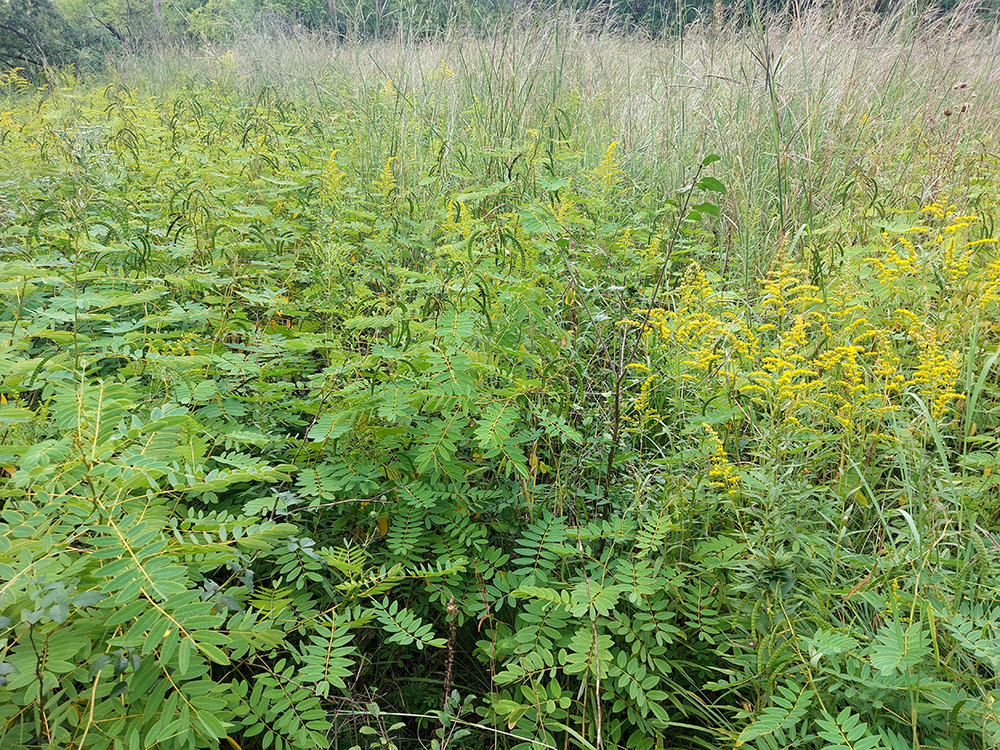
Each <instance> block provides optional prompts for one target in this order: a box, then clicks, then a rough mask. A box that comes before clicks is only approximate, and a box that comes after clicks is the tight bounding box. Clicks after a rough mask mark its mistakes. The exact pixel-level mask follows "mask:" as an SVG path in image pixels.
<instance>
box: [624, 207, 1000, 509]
mask: <svg viewBox="0 0 1000 750" xmlns="http://www.w3.org/2000/svg"><path fill="white" fill-rule="evenodd" d="M914 224H915V225H914V226H912V227H907V228H905V229H904V230H902V231H897V232H886V233H885V234H884V235H882V238H881V241H880V242H879V243H878V247H876V248H875V249H874V250H871V249H866V250H864V251H862V252H860V253H856V254H853V255H847V256H846V257H845V258H844V259H843V260H842V263H841V265H840V266H839V267H837V268H835V273H832V274H830V277H829V278H827V279H825V284H824V288H823V289H820V288H818V287H817V286H816V285H814V284H812V283H810V281H809V276H808V270H807V269H806V268H805V267H804V265H803V264H801V263H800V264H787V265H784V266H780V267H778V268H777V269H776V270H775V272H774V273H772V274H770V275H768V276H767V277H766V278H764V279H761V280H760V282H759V295H760V296H759V298H758V299H759V302H758V303H757V304H756V305H754V306H752V307H751V306H747V305H740V304H738V302H737V301H736V300H735V299H734V297H735V295H733V296H731V295H727V294H726V293H725V292H719V291H717V290H716V289H715V285H714V284H713V281H712V280H711V279H710V275H709V274H708V273H707V272H706V271H704V270H703V269H702V268H701V267H700V266H699V265H697V264H692V265H691V266H690V267H689V268H688V269H687V271H686V272H685V273H684V275H683V277H682V278H681V280H680V282H679V283H678V284H677V285H676V286H675V287H674V288H673V289H672V290H671V291H670V292H669V294H668V295H665V296H664V298H663V302H662V304H661V306H659V307H656V308H654V309H650V310H648V311H647V310H645V309H635V310H633V311H632V314H631V316H630V317H629V318H627V319H625V320H621V321H619V325H621V326H626V327H629V328H633V329H636V328H638V327H640V326H641V325H642V322H643V321H645V323H646V324H645V326H644V327H643V330H642V331H641V332H637V333H638V335H639V336H641V340H642V343H643V345H644V346H643V347H642V349H641V350H640V351H641V353H642V355H643V358H642V360H641V361H640V362H635V363H633V364H632V365H630V366H629V370H630V372H632V373H633V374H635V375H636V376H638V377H635V378H634V379H633V380H630V381H629V382H630V383H631V387H632V388H633V389H634V391H633V393H634V394H635V395H634V396H633V401H632V410H631V412H630V414H629V420H630V421H631V422H632V423H633V424H634V425H635V426H636V427H635V429H634V430H633V432H639V431H640V430H639V429H638V427H639V425H642V426H643V427H644V428H647V427H648V425H649V423H650V422H653V421H656V420H660V421H662V422H663V423H664V424H669V423H671V422H674V423H676V422H677V421H678V420H679V422H680V424H679V428H680V431H681V434H682V436H683V437H681V438H679V439H683V440H691V439H692V438H691V437H689V436H695V435H698V434H701V435H704V436H705V438H704V439H705V440H707V441H708V444H709V446H710V447H711V451H712V456H713V458H712V460H711V466H710V468H709V476H710V479H711V482H710V485H711V486H713V487H717V488H722V487H725V488H727V491H734V490H735V488H736V487H737V486H738V485H739V480H738V478H739V476H740V467H739V466H738V465H737V464H736V463H734V462H733V460H732V459H731V458H730V457H729V456H728V455H727V454H726V452H725V449H724V445H725V444H727V443H728V442H729V441H731V439H732V438H734V437H738V439H739V440H740V442H741V444H742V442H743V441H744V440H747V441H748V444H749V445H750V446H751V447H750V448H749V450H748V453H747V455H748V456H752V455H753V450H755V449H754V448H753V447H752V446H753V438H752V434H751V435H750V436H748V431H749V432H751V433H752V431H753V430H754V427H753V425H754V424H756V423H757V422H758V421H759V420H761V419H766V420H767V421H769V422H770V423H771V424H772V425H774V426H775V427H777V428H779V429H778V430H776V431H775V432H774V433H772V434H776V435H780V436H781V438H780V439H781V441H784V442H785V443H786V444H787V441H789V440H795V439H800V440H806V441H809V440H813V439H814V438H815V437H819V436H828V437H831V438H832V439H833V440H834V441H837V442H839V443H841V444H842V445H843V446H844V447H845V448H846V446H848V445H849V444H850V442H851V441H852V440H855V439H856V438H857V437H858V436H862V435H865V436H868V438H869V439H868V441H867V442H866V444H865V446H864V450H865V456H866V458H867V459H868V460H870V458H869V457H870V456H871V455H872V451H874V450H876V448H878V449H879V450H882V449H886V448H885V446H890V445H893V444H894V441H896V440H898V437H893V434H892V433H891V431H887V430H886V429H885V425H886V424H890V423H897V424H899V423H906V422H908V421H910V420H912V419H921V418H923V417H924V416H926V417H927V418H930V419H932V420H934V421H935V422H936V423H937V424H938V427H939V428H940V429H947V428H949V425H951V426H954V425H957V424H959V423H960V422H959V420H960V418H961V417H962V414H963V412H962V404H963V403H964V402H965V399H966V394H965V393H964V392H963V391H964V388H963V385H962V384H963V378H962V377H961V374H962V363H963V361H964V357H965V348H966V347H967V346H968V344H969V341H970V340H972V341H976V340H978V341H980V342H985V341H988V338H987V333H989V332H992V331H995V330H996V329H997V326H995V325H992V326H991V324H990V323H989V320H990V319H991V318H992V317H993V316H992V315H991V314H990V307H991V306H993V307H994V309H993V313H994V314H995V313H996V310H995V306H996V305H997V304H1000V260H997V259H994V258H993V257H989V255H988V254H992V253H994V252H996V250H995V248H996V246H997V243H996V241H995V240H994V239H993V238H992V237H988V236H985V235H986V232H985V230H984V228H983V226H982V224H981V222H980V221H979V220H978V219H977V218H976V217H974V216H971V215H965V214H962V213H961V212H959V211H958V209H956V208H955V207H953V206H950V207H941V206H937V205H936V204H932V205H931V206H928V207H926V208H925V210H924V211H923V212H922V213H921V215H920V217H919V218H918V220H917V221H916V222H914ZM649 244H650V248H651V249H652V248H654V245H655V243H654V242H653V241H650V243H649ZM977 327H978V328H977ZM973 330H978V332H979V333H977V334H976V336H971V334H970V332H972V331H973ZM982 345H983V344H982V343H980V346H982ZM914 397H916V400H915V399H914ZM668 401H669V402H670V406H669V407H668V406H667V402H668ZM917 401H920V402H922V403H923V404H925V405H926V411H924V410H923V409H921V408H920V407H919V406H917ZM710 412H711V413H712V414H713V419H714V421H711V422H709V421H705V420H704V418H703V416H702V415H706V414H708V413H710ZM892 414H895V415H896V416H895V417H891V416H890V415H892ZM685 415H689V416H685ZM685 419H686V420H687V421H686V422H685V421H684V420H685ZM699 427H700V428H701V430H699V429H697V428H699ZM645 434H647V435H648V434H650V433H649V432H648V429H647V430H645ZM672 434H673V433H672ZM720 435H721V436H724V438H725V439H723V437H720ZM744 436H747V437H744ZM803 444H805V443H803ZM817 445H819V444H818V443H817ZM879 446H882V447H879ZM691 448H692V449H693V448H694V446H691ZM775 449H776V450H782V448H780V447H777V448H775ZM701 455H704V454H703V453H701ZM841 470H842V467H840V466H835V467H833V468H832V469H831V472H832V473H833V474H835V475H839V472H840V471H841Z"/></svg>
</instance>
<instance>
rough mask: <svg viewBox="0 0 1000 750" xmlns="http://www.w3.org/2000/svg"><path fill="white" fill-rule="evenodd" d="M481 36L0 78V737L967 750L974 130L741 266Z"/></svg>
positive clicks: (976, 656)
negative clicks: (294, 79)
mask: <svg viewBox="0 0 1000 750" xmlns="http://www.w3.org/2000/svg"><path fill="white" fill-rule="evenodd" d="M114 7H116V6H112V5H110V4H108V5H100V6H94V12H95V14H97V13H98V12H99V11H100V12H103V11H104V10H108V9H110V10H108V12H111V10H114ZM175 10H176V7H175ZM321 11H322V8H319V9H318V10H316V12H321ZM136 12H137V13H138V12H139V11H136ZM149 12H152V8H150V9H149ZM142 13H143V14H146V15H142V16H141V17H137V18H136V19H135V24H136V27H137V28H138V27H140V26H142V25H143V24H147V23H151V22H152V21H151V19H150V17H149V15H148V14H147V13H146V10H145V9H144V10H143V11H142ZM98 17H99V16H98ZM154 20H155V19H154ZM194 21H197V18H194ZM116 28H117V27H116ZM522 51H523V50H522ZM479 52H480V53H481V54H482V58H481V59H480V61H479V62H478V63H477V64H478V65H480V67H478V68H475V67H467V68H464V69H461V70H462V72H461V73H455V72H454V71H453V70H452V69H451V68H449V67H448V66H447V64H446V62H447V61H442V60H435V62H434V65H433V66H432V67H431V68H429V69H427V70H423V71H421V76H415V75H413V76H408V75H407V74H406V71H405V70H399V71H392V75H391V76H390V75H386V74H384V73H383V72H381V71H380V72H379V73H378V74H377V75H375V74H371V75H370V76H369V77H361V78H359V79H358V80H353V79H352V78H351V76H350V75H346V76H343V77H340V78H337V77H334V76H333V74H329V75H330V78H329V79H319V78H317V79H316V80H315V81H314V83H315V84H316V85H315V86H312V87H311V88H310V90H309V91H308V92H307V93H302V92H298V91H296V90H295V89H294V87H291V86H289V87H288V88H276V87H271V86H259V87H258V86H256V85H255V84H253V83H251V82H248V81H247V80H244V79H243V78H241V75H240V74H239V72H238V71H239V67H238V63H237V62H236V61H235V59H234V57H232V56H220V57H219V58H218V59H216V60H214V61H213V62H212V63H211V65H212V66H213V67H212V73H211V75H210V76H208V77H207V78H204V79H203V78H200V77H199V76H198V75H195V74H192V75H191V76H189V77H187V78H185V79H184V80H183V82H181V83H177V84H176V85H175V84H171V86H170V87H169V88H167V89H165V90H163V91H158V92H156V93H155V95H154V94H150V93H148V92H146V93H144V92H143V91H141V90H139V89H135V90H133V89H130V88H129V87H127V86H126V85H125V83H124V82H123V81H122V80H119V81H117V82H115V83H113V84H111V85H108V86H106V87H100V88H92V89H91V88H87V87H85V86H78V87H75V88H74V87H65V88H63V87H57V88H54V89H53V90H51V91H38V90H36V89H33V88H31V87H29V86H27V85H19V84H18V83H17V82H18V81H19V80H23V79H21V78H20V77H19V76H17V77H11V75H10V74H8V75H7V77H6V78H5V79H4V82H5V83H4V88H3V89H2V91H0V95H2V96H3V97H4V100H3V107H2V112H3V115H4V119H3V122H2V125H0V128H2V130H0V137H2V139H3V144H4V149H3V150H2V151H0V175H2V179H0V193H2V195H3V198H4V201H3V208H2V213H0V256H2V257H0V396H2V398H0V435H2V440H0V503H2V508H0V746H2V747H3V748H4V750H7V748H12V750H16V749H17V748H29V747H30V748H38V747H52V748H55V747H66V748H73V750H82V749H83V748H87V750H91V749H100V748H114V750H118V748H126V747H127V748H133V747H139V748H154V747H163V748H175V747H176V748H218V747H220V746H222V747H225V746H227V745H228V746H237V747H240V748H243V749H244V750H251V748H252V749H253V750H257V749H258V748H289V750H292V749H294V750H304V749H306V748H329V747H362V746H364V747H383V748H387V747H409V746H414V747H416V746H424V745H427V746H430V747H433V748H438V749H439V750H443V748H446V747H454V748H458V747H469V748H479V747H482V748H485V747H487V746H493V747H528V746H535V747H538V746H540V745H545V746H549V747H560V748H562V747H581V748H598V747H602V748H611V747H616V748H636V749H637V750H649V749H650V748H653V747H656V746H657V745H660V746H663V745H673V746H685V747H686V746H696V745H697V746H702V747H704V746H723V745H725V746H729V745H737V746H743V745H752V746H754V747H756V748H762V749H763V748H767V749H768V750H774V749H775V748H781V747H791V746H795V747H808V748H817V749H824V748H855V749H857V748H860V749H862V750H872V749H873V748H878V747H886V748H901V747H917V746H934V747H944V746H947V747H953V748H970V749H971V748H980V747H992V746H995V745H996V744H998V742H1000V718H998V717H997V715H996V711H995V708H994V703H995V698H996V695H995V694H996V691H997V689H998V687H997V685H996V674H997V668H998V664H1000V601H998V599H997V585H996V584H997V575H998V568H997V549H998V547H1000V544H998V543H997V542H996V539H995V534H994V531H993V527H994V526H995V524H996V517H997V507H998V505H997V501H996V490H995V487H996V473H995V470H996V464H997V444H996V442H997V441H996V428H997V427H998V422H1000V418H998V414H1000V412H998V410H997V404H998V398H1000V385H998V381H997V377H998V376H997V370H996V368H995V367H994V364H995V361H996V359H997V355H996V348H997V347H996V341H995V333H996V327H997V325H998V321H997V317H998V315H1000V307H998V302H1000V260H998V259H997V249H996V245H997V243H996V237H995V236H994V234H995V232H994V229H995V225H996V221H995V220H996V213H997V204H996V201H995V198H994V197H993V193H994V192H995V187H996V180H995V178H994V176H992V175H991V174H989V173H988V170H986V169H985V168H984V167H983V166H982V164H983V163H984V162H985V161H986V160H988V159H989V158H991V157H990V156H989V154H990V153H991V152H990V151H989V150H988V149H989V146H988V145H985V144H988V143H989V142H990V138H992V137H993V132H994V131H992V130H991V129H990V128H991V127H992V126H990V125H989V124H988V123H979V124H978V125H976V121H972V120H971V117H970V120H968V122H970V125H969V126H968V127H969V128H972V127H974V126H975V127H979V128H980V130H979V131H977V133H978V134H979V135H978V136H977V138H980V139H981V140H980V141H979V143H980V145H979V146H978V147H977V148H980V151H976V152H975V153H973V152H972V151H970V153H969V155H968V157H969V158H968V159H965V160H963V159H959V158H957V157H955V155H954V154H953V153H951V152H948V153H946V154H945V155H941V154H937V153H936V152H935V154H931V153H929V152H925V151H923V150H922V149H931V148H932V146H933V147H934V148H938V147H941V144H942V141H940V140H936V141H935V140H934V138H937V136H936V135H935V134H934V133H926V132H921V133H916V134H911V136H910V138H911V140H912V141H913V143H912V144H911V146H912V148H913V149H914V150H915V151H914V153H913V154H904V155H903V156H898V154H895V153H893V154H892V155H891V156H887V157H886V159H887V162H886V164H888V166H887V167H885V168H886V169H890V168H896V167H899V168H900V169H902V168H903V166H906V168H907V169H912V170H913V171H914V172H915V173H916V176H915V177H914V178H913V179H915V180H916V181H917V182H918V183H920V182H924V181H926V182H927V183H928V184H930V183H934V184H937V183H938V182H939V181H940V180H941V179H943V177H942V174H946V175H947V176H948V180H949V184H957V183H959V182H961V181H963V180H967V181H969V183H970V184H975V186H976V189H977V191H978V192H974V193H969V194H968V195H966V196H965V199H967V201H968V203H969V204H970V205H971V206H972V208H970V209H969V213H968V214H962V213H961V212H960V211H959V209H957V208H955V207H954V206H952V205H951V200H950V198H949V194H947V193H942V194H941V196H940V199H939V200H937V201H934V200H920V201H909V202H908V201H907V200H906V199H905V198H900V199H899V200H898V202H895V203H888V202H886V203H884V204H882V203H880V204H879V206H878V210H876V209H875V208H872V206H871V202H870V201H869V198H868V195H867V193H865V192H864V190H860V191H858V190H855V191H853V192H852V190H851V189H848V188H844V191H845V192H843V194H842V196H841V198H838V200H839V201H841V209H837V210H834V209H831V210H830V211H829V212H828V213H826V214H824V215H823V218H825V219H827V220H829V222H830V223H829V225H828V227H827V228H826V229H823V228H821V227H820V226H819V221H820V217H819V215H818V214H817V216H816V224H815V225H810V226H808V227H806V228H804V229H801V230H798V231H797V233H791V232H787V233H786V230H787V229H788V227H785V226H780V227H778V231H777V232H776V234H775V236H774V237H772V238H771V239H770V242H771V247H773V248H778V249H776V250H774V253H775V255H774V256H773V257H770V258H768V259H767V260H766V263H762V265H761V267H759V268H758V267H755V266H752V265H749V264H748V265H746V266H745V267H744V268H742V269H735V267H734V266H735V265H736V264H733V263H728V262H727V258H728V257H729V256H728V251H727V250H726V247H727V245H726V243H728V242H731V241H735V240H734V237H735V235H734V234H733V233H732V232H738V231H744V229H746V227H745V226H744V225H743V223H742V219H745V218H746V216H748V215H749V214H741V213H739V212H740V211H741V210H742V209H741V208H740V204H739V201H741V200H745V199H746V195H745V191H744V188H745V187H746V183H740V182H739V180H738V179H736V180H735V181H734V178H735V177H737V176H738V174H737V173H736V172H734V171H732V170H733V167H732V166H730V165H728V164H727V160H726V159H723V158H720V157H719V156H718V155H716V154H715V153H714V152H715V151H716V150H718V151H720V152H722V151H724V150H725V149H726V148H728V147H729V144H727V143H726V142H724V141H723V140H721V139H717V138H716V136H713V135H711V134H710V133H709V134H703V136H700V138H702V139H703V140H705V141H708V142H709V143H708V144H707V145H709V146H711V147H712V148H711V149H709V154H708V155H707V156H706V155H704V154H703V153H700V151H699V153H698V154H697V155H694V154H693V153H682V154H681V155H680V156H678V157H677V161H678V162H679V164H680V166H679V167H678V170H679V171H678V175H676V176H670V177H669V179H668V178H666V177H664V174H665V173H664V172H658V171H657V169H656V165H653V164H650V163H648V162H647V161H645V160H644V159H645V156H644V153H646V152H642V151H641V149H639V148H637V147H636V146H635V143H636V141H635V139H632V145H631V147H630V146H629V145H627V144H625V143H624V138H623V140H622V141H619V140H617V139H616V138H615V137H610V134H609V133H604V132H602V133H599V134H597V135H595V134H593V133H588V132H585V130H586V127H585V123H584V117H583V114H585V113H589V114H590V115H593V114H594V112H595V110H587V109H585V104H584V102H582V100H581V94H580V91H579V90H578V87H575V84H574V86H569V85H563V84H562V83H558V82H556V83H553V84H552V88H551V89H548V90H546V91H544V95H541V96H540V95H539V94H538V93H536V92H535V90H534V89H533V86H535V85H536V84H537V83H538V80H537V79H535V78H532V77H531V76H534V75H538V74H537V73H536V72H532V71H534V70H535V69H534V68H530V69H529V68H525V73H524V74H523V75H524V76H525V77H522V78H515V77H513V76H511V75H507V74H506V73H505V72H504V69H503V68H502V66H500V67H497V66H496V65H495V62H496V61H495V60H493V59H491V58H490V57H489V53H488V51H487V50H485V48H480V49H479ZM544 59H545V60H548V61H549V63H551V62H552V60H553V59H555V58H544ZM546 64H548V63H546ZM456 67H457V66H456ZM544 70H545V74H546V75H548V74H552V75H553V77H554V80H555V79H558V77H559V75H561V73H560V70H561V69H559V68H557V67H556V66H555V65H553V66H551V67H550V68H545V69H544ZM397 73H398V74H397ZM472 73H475V75H472ZM456 79H458V80H456ZM982 91H983V94H982V97H981V100H982V101H986V100H988V99H990V97H992V96H995V90H991V89H988V88H986V87H985V86H984V87H983V88H982ZM991 91H992V92H993V93H991ZM463 92H465V93H463ZM461 96H466V97H467V98H465V99H458V98H457V97H461ZM706 96H708V94H707V93H706ZM455 101H459V102H460V106H458V105H455V104H454V102H455ZM518 102H522V104H518ZM775 103H778V104H780V102H779V101H778V99H777V98H775V100H774V101H773V102H772V104H775ZM772 114H773V113H772ZM953 114H954V113H953ZM618 117H619V114H614V115H613V118H612V119H615V121H616V122H617V118H618ZM779 119H780V118H779ZM824 122H825V121H824ZM616 127H617V125H616ZM886 127H887V128H888V127H889V126H886ZM904 130H905V128H904V127H902V126H901V128H900V133H901V132H903V131H904ZM889 132H890V131H889V130H885V131H882V135H883V136H885V137H888V135H887V133H889ZM892 133H896V131H892ZM606 135H608V136H609V137H607V138H605V137H604V136H606ZM779 135H780V134H779ZM896 136H897V137H899V138H900V139H903V138H904V136H903V135H901V134H899V133H896ZM650 137H652V136H650ZM824 137H825V136H824ZM713 139H714V140H719V142H718V143H714V142H711V141H713ZM906 142H907V143H910V141H906ZM778 145H779V146H780V145H781V141H780V138H779V143H778ZM969 148H970V149H972V148H973V147H972V146H970V147H969ZM646 155H648V154H646ZM815 156H816V158H817V159H822V158H823V157H821V156H820V155H819V153H818V152H817V153H816V154H815ZM973 156H975V158H972V157H973ZM897 157H898V159H899V161H893V160H894V159H897ZM841 158H842V159H845V160H846V159H847V158H848V156H847V155H846V154H839V155H837V156H831V157H830V159H831V162H830V164H833V163H834V162H835V160H836V159H841ZM772 161H774V155H772V157H771V159H770V160H768V161H767V163H768V164H770V163H771V162H772ZM777 161H778V163H779V164H781V169H782V170H784V169H785V168H786V167H788V165H787V164H786V163H785V161H787V160H782V159H781V158H780V157H779V158H778V159H777ZM966 162H968V163H966ZM761 163H764V162H761ZM837 163H838V164H841V166H843V164H846V161H845V162H843V163H841V162H837ZM830 164H825V165H824V166H822V167H821V168H818V169H822V170H825V169H827V167H829V166H830ZM907 165H908V166H907ZM788 168H789V169H790V170H791V174H790V173H789V172H782V180H784V179H785V177H788V178H789V179H790V180H791V182H790V183H789V184H790V185H792V186H793V187H794V189H792V188H789V190H788V191H787V195H784V196H783V197H781V199H780V200H779V201H778V202H779V205H780V208H781V210H780V211H779V213H782V212H784V211H787V214H786V215H787V216H788V217H799V216H802V215H803V212H804V211H806V210H807V209H808V210H811V208H810V207H809V205H808V204H807V202H806V198H804V197H803V196H804V195H805V194H806V192H807V191H805V190H804V189H803V190H802V191H801V192H800V191H799V188H800V187H802V185H803V184H804V183H801V182H796V181H795V179H794V169H791V167H788ZM843 168H844V169H845V170H847V167H846V166H845V167H843ZM726 170H730V171H726ZM921 170H924V171H923V172H921ZM834 171H836V170H834ZM817 174H818V173H817ZM817 174H813V175H812V177H816V179H819V177H818V176H817ZM845 179H846V178H845ZM973 180H977V181H978V182H975V183H973V182H972V181H973ZM781 184H782V185H785V183H784V182H782V183H781ZM907 184H909V183H907ZM823 185H824V186H825V187H829V186H830V185H829V183H823ZM783 190H784V188H782V191H783ZM769 191H770V188H767V189H762V190H761V192H760V193H758V196H763V195H765V194H770V193H769ZM776 197H777V196H775V195H771V198H776ZM786 199H787V202H784V201H786ZM809 200H812V199H811V198H810V199H809ZM886 200H887V199H886ZM893 200H895V198H894V199H893ZM762 205H763V204H762ZM770 206H771V203H770V198H768V202H767V206H766V207H765V208H764V209H761V207H760V206H757V207H756V208H757V209H758V212H757V214H756V215H755V220H756V221H757V223H760V220H761V217H763V218H764V219H765V222H766V221H772V222H773V219H767V217H766V216H764V214H765V213H767V212H768V211H771V208H770ZM963 210H964V209H963ZM838 211H841V213H838ZM843 212H853V216H852V218H851V223H850V226H849V227H848V228H847V229H845V228H844V226H843V224H842V223H843V221H844V218H843V215H842V213H843ZM880 212H881V213H880ZM738 219H739V220H738ZM810 221H812V219H810ZM838 222H840V223H838ZM803 226H805V225H803ZM734 227H736V229H733V228H734ZM753 231H757V230H756V229H753ZM790 238H794V239H792V240H791V241H790ZM758 270H760V271H761V274H760V278H758V274H757V271H758ZM463 696H464V697H463Z"/></svg>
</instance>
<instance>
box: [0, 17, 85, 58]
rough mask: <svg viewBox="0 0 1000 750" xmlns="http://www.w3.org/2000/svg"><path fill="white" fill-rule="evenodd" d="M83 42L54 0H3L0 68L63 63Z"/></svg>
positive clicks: (0, 27) (0, 23)
mask: <svg viewBox="0 0 1000 750" xmlns="http://www.w3.org/2000/svg"><path fill="white" fill-rule="evenodd" d="M80 42H81V39H80V35H79V34H77V33H76V32H75V31H74V30H73V27H72V26H70V25H69V24H68V23H67V21H66V18H65V17H64V16H63V15H62V14H61V13H60V12H59V10H58V9H57V8H56V7H55V5H54V4H53V2H52V0H0V68H24V69H27V70H31V71H33V70H39V69H41V68H45V67H50V66H55V65H64V64H66V63H67V62H70V61H71V60H72V59H73V56H74V50H75V49H76V48H78V46H79V45H80Z"/></svg>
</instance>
